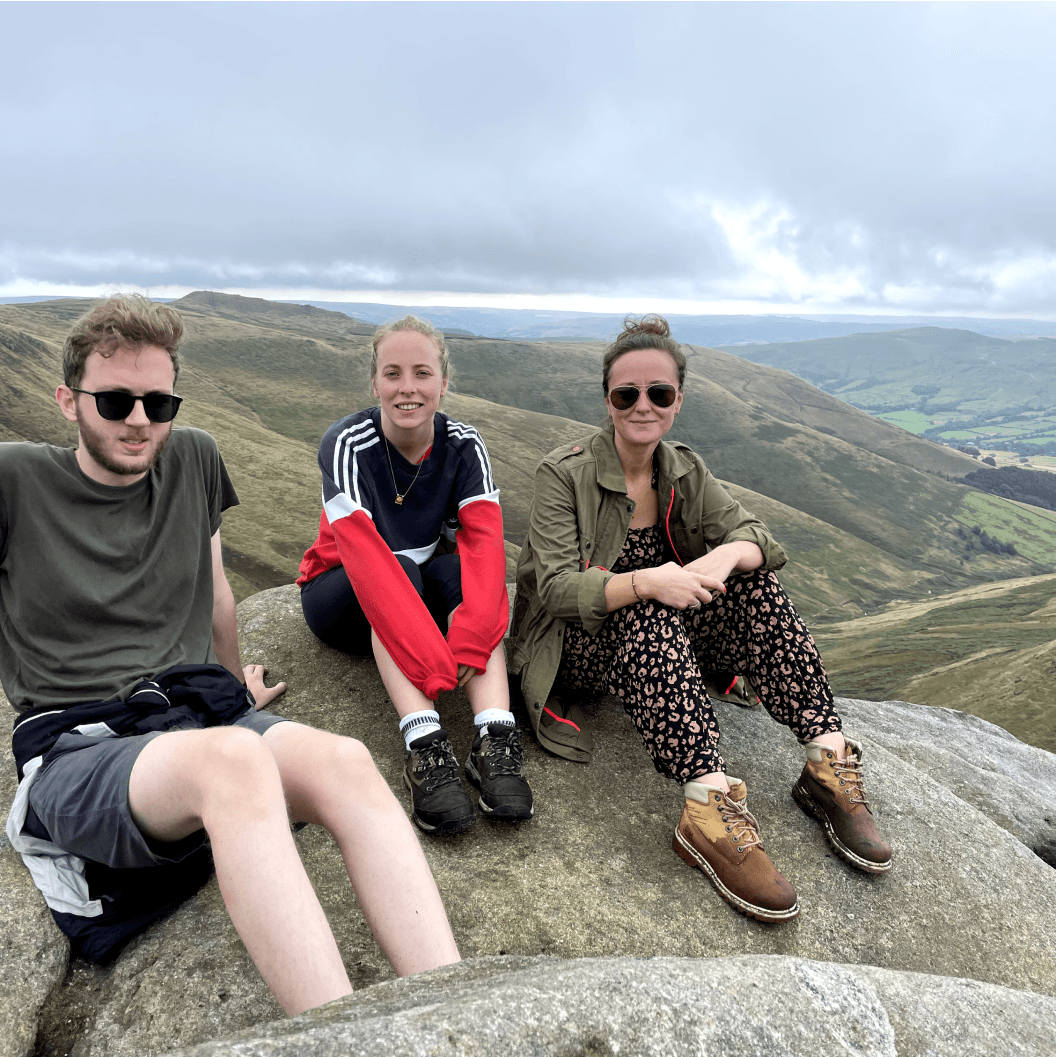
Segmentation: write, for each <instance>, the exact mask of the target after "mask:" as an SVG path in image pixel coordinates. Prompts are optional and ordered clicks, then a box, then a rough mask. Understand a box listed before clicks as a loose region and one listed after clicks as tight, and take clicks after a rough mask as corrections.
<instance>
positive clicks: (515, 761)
mask: <svg viewBox="0 0 1056 1057" xmlns="http://www.w3.org/2000/svg"><path fill="white" fill-rule="evenodd" d="M492 729H493V728H492V727H490V726H489V728H488V734H487V742H488V747H487V750H486V751H485V752H484V753H482V755H485V756H487V758H488V764H489V767H490V769H491V773H492V774H493V775H500V774H512V775H520V773H521V768H522V767H523V766H524V749H523V748H522V747H521V738H520V735H519V734H518V732H517V728H516V727H503V728H502V729H500V730H499V731H497V732H496V733H494V734H493V733H492Z"/></svg>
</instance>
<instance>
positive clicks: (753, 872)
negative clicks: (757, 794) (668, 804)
mask: <svg viewBox="0 0 1056 1057" xmlns="http://www.w3.org/2000/svg"><path fill="white" fill-rule="evenodd" d="M728 780H729V783H730V792H728V793H724V792H722V791H721V790H719V789H715V788H714V787H712V786H710V785H701V784H700V783H699V782H687V783H686V785H685V786H684V790H685V794H686V806H685V807H684V808H683V809H682V817H681V818H680V819H679V820H678V827H677V829H676V830H675V839H674V843H673V845H672V846H673V847H674V849H675V851H676V852H677V853H678V854H679V855H680V856H681V857H682V858H683V859H685V861H686V862H687V863H689V865H690V866H698V867H700V869H701V870H703V871H704V874H705V876H706V877H707V878H708V879H709V880H710V881H711V883H712V884H713V885H714V886H715V887H716V888H717V889H718V892H719V895H720V896H722V898H723V899H725V900H726V902H727V903H729V904H730V906H731V907H733V908H734V910H739V911H740V912H741V913H742V914H747V915H748V916H749V917H752V918H757V919H758V920H759V921H791V920H792V919H793V918H794V917H795V916H796V915H797V914H798V913H799V903H798V902H797V901H796V893H795V891H794V889H793V888H792V886H791V885H790V884H789V883H788V882H787V881H786V880H785V879H784V877H782V876H781V874H780V873H779V872H778V869H777V867H776V866H774V864H773V863H772V862H771V861H770V860H769V859H768V858H767V856H766V852H765V851H764V850H763V846H762V844H761V843H760V842H759V824H758V823H757V822H756V821H755V817H754V816H753V815H752V813H751V812H750V811H749V810H748V804H747V793H748V790H747V788H746V787H745V784H744V782H742V781H740V779H738V778H730V779H728Z"/></svg>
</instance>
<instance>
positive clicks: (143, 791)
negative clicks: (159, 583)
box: [128, 724, 352, 1016]
mask: <svg viewBox="0 0 1056 1057" xmlns="http://www.w3.org/2000/svg"><path fill="white" fill-rule="evenodd" d="M282 725H285V724H282ZM128 798H129V806H130V808H131V811H132V818H133V819H134V820H135V822H136V824H137V825H138V826H139V828H140V829H141V830H142V831H143V832H144V833H145V834H147V835H148V836H150V837H152V838H154V839H156V840H162V841H173V840H178V839H179V838H181V837H185V836H187V835H188V834H190V833H193V832H195V831H196V830H198V829H201V828H203V827H204V828H205V830H206V832H207V833H208V834H209V839H210V842H211V843H212V850H213V860H214V862H215V863H216V876H217V880H218V881H219V882H220V891H221V893H222V895H223V897H224V903H225V905H226V906H227V911H228V913H229V914H230V915H231V920H232V922H233V923H234V926H235V929H236V930H237V931H238V934H239V936H240V937H241V938H242V942H243V943H244V944H245V945H246V949H247V950H248V951H249V956H250V957H251V958H252V959H253V962H254V964H255V965H256V966H257V969H259V970H260V974H261V976H262V977H263V978H264V982H265V983H266V984H267V985H268V987H269V988H271V991H272V993H273V994H274V995H275V997H276V998H277V999H278V1001H279V1002H280V1004H281V1005H282V1007H283V1009H285V1010H286V1012H287V1013H288V1014H290V1015H291V1016H292V1015H294V1014H296V1013H300V1012H302V1011H303V1010H305V1009H310V1008H311V1007H313V1006H318V1005H321V1004H322V1003H323V1002H328V1001H330V1000H331V999H335V998H340V997H341V996H342V995H347V994H350V993H351V991H352V985H351V984H350V983H349V979H348V974H347V973H346V972H345V968H344V965H343V964H342V962H341V955H340V953H339V951H338V949H337V944H336V942H335V941H334V936H333V933H332V932H331V931H330V925H329V924H328V922H327V920H326V916H325V915H324V914H323V909H322V907H321V906H320V905H319V900H318V899H317V898H316V895H315V891H314V890H313V888H312V885H311V882H310V881H309V880H308V876H307V874H306V873H305V872H304V866H303V864H302V863H301V859H300V856H299V855H298V854H297V847H296V845H295V844H294V842H293V837H292V836H291V834H290V826H289V818H288V815H287V811H286V802H285V799H284V796H283V789H282V780H281V777H280V773H279V768H278V766H277V765H276V762H275V758H274V757H273V756H272V754H271V752H269V751H268V746H266V745H265V743H264V741H263V739H262V738H261V737H260V736H259V735H258V734H255V733H253V732H252V731H249V730H244V729H243V728H241V727H212V728H209V729H207V730H186V731H173V732H170V733H167V734H162V735H161V736H160V737H158V738H154V739H153V740H152V741H151V742H150V743H149V744H148V745H147V746H146V748H145V749H144V750H143V751H142V752H141V753H140V755H139V758H138V759H137V760H136V763H135V766H134V767H133V768H132V775H131V778H130V780H129V785H128Z"/></svg>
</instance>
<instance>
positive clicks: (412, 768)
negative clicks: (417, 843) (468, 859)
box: [403, 730, 477, 837]
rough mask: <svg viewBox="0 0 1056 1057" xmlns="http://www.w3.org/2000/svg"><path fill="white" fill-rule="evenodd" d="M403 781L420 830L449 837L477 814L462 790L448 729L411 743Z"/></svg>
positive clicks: (435, 731)
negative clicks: (408, 792)
mask: <svg viewBox="0 0 1056 1057" xmlns="http://www.w3.org/2000/svg"><path fill="white" fill-rule="evenodd" d="M404 761H405V762H404V768H403V780H404V781H405V782H406V783H407V788H408V789H410V791H411V804H412V811H411V818H413V819H414V821H415V823H416V824H417V826H418V827H419V829H423V830H425V832H426V833H435V834H436V835H437V836H440V837H447V836H450V835H451V834H453V833H461V832H462V831H463V830H464V829H469V827H470V826H472V825H473V823H474V822H476V821H477V812H476V809H475V808H474V807H473V801H472V800H470V799H469V794H468V793H467V792H466V791H465V789H463V788H462V782H461V781H460V780H459V777H458V760H456V759H455V754H454V751H453V750H452V748H451V742H449V741H448V740H447V731H446V730H434V731H433V732H432V733H431V734H424V735H423V736H422V737H420V738H418V739H416V740H415V741H412V742H411V747H410V749H408V750H407V753H406V756H405V757H404Z"/></svg>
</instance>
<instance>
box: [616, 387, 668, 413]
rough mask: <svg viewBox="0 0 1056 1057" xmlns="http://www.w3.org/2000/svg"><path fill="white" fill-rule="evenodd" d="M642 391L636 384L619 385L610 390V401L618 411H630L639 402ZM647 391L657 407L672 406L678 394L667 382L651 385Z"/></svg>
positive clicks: (650, 399)
mask: <svg viewBox="0 0 1056 1057" xmlns="http://www.w3.org/2000/svg"><path fill="white" fill-rule="evenodd" d="M641 392H642V391H641V389H639V388H638V386H636V385H618V386H616V388H615V389H610V390H609V402H610V403H611V404H612V406H613V407H614V408H616V410H617V411H629V410H630V409H631V408H632V407H634V405H635V404H637V403H638V397H639V396H640V395H641ZM645 392H646V395H647V396H648V397H649V402H650V403H651V404H655V405H656V406H657V407H670V406H671V405H672V404H673V403H674V402H675V397H676V396H677V395H678V390H677V389H676V388H675V387H674V386H673V385H669V384H668V383H666V382H665V383H664V384H663V385H651V386H649V388H648V389H646V391H645Z"/></svg>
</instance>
